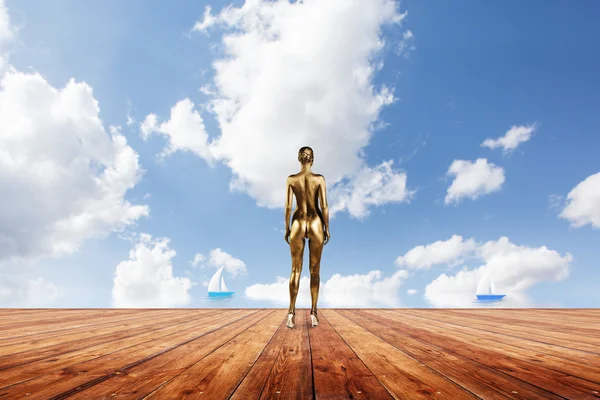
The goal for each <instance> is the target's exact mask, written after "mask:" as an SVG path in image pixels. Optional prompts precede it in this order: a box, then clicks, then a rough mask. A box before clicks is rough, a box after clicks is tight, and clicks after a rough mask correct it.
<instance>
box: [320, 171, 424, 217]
mask: <svg viewBox="0 0 600 400" xmlns="http://www.w3.org/2000/svg"><path fill="white" fill-rule="evenodd" d="M392 166H393V161H391V160H390V161H387V162H383V163H381V164H380V165H378V166H377V167H375V168H369V167H363V168H361V169H360V170H359V171H358V173H357V174H356V175H355V176H354V177H352V179H350V180H349V181H348V182H346V183H340V184H339V185H337V186H335V187H334V188H333V190H331V194H330V198H331V202H332V204H333V206H332V207H331V214H332V215H333V214H335V213H336V212H339V211H341V210H344V209H345V210H347V211H348V212H349V213H350V215H352V216H354V217H356V218H359V219H361V218H364V217H366V216H367V215H368V214H369V206H371V205H375V206H378V205H382V204H385V203H394V202H402V201H408V200H410V198H411V197H412V195H413V194H414V191H412V190H409V189H407V187H406V173H404V172H398V171H394V170H393V168H392Z"/></svg>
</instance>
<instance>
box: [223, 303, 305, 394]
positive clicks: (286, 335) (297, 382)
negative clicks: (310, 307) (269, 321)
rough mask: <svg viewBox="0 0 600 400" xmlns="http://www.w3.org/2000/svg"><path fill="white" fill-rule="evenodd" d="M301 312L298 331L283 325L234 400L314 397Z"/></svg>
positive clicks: (297, 320)
mask: <svg viewBox="0 0 600 400" xmlns="http://www.w3.org/2000/svg"><path fill="white" fill-rule="evenodd" d="M298 311H299V312H298V313H297V315H296V328H294V329H289V328H288V327H287V326H286V321H285V320H284V321H283V322H282V323H281V325H280V326H279V329H277V332H276V333H275V335H274V336H273V337H272V339H271V341H270V342H269V343H268V344H267V346H266V347H265V349H264V351H263V352H262V353H261V355H260V357H259V358H258V359H257V360H256V362H255V363H254V365H253V366H252V368H251V369H250V371H249V372H248V374H247V375H246V376H245V378H244V380H243V381H242V383H240V385H239V386H238V387H237V389H236V390H235V392H234V393H233V395H232V396H231V397H230V399H231V400H236V399H237V400H246V399H258V398H260V399H276V398H281V399H302V400H304V399H307V400H308V399H312V398H313V380H312V369H311V360H310V344H309V338H308V325H307V323H308V321H307V317H306V312H304V311H305V310H302V311H300V310H298Z"/></svg>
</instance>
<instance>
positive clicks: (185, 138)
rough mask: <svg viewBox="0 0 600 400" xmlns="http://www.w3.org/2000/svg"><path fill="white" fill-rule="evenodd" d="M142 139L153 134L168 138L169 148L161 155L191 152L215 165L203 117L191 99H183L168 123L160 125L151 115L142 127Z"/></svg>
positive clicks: (172, 111)
mask: <svg viewBox="0 0 600 400" xmlns="http://www.w3.org/2000/svg"><path fill="white" fill-rule="evenodd" d="M140 130H141V133H142V137H143V138H144V139H148V137H149V136H150V135H151V134H152V133H157V134H160V135H162V136H164V137H166V138H167V147H166V148H165V149H164V150H163V153H162V154H161V156H162V157H166V156H169V155H171V154H173V153H174V152H176V151H191V152H193V153H195V154H196V155H197V156H199V157H201V158H203V159H204V160H206V162H207V163H208V164H209V165H211V166H212V165H213V156H212V154H211V148H210V146H209V143H208V133H206V129H205V127H204V120H203V119H202V116H201V115H200V114H199V113H198V111H197V110H195V109H194V103H192V101H191V100H190V99H183V100H181V101H179V102H178V103H177V104H175V105H174V106H173V107H172V108H171V116H170V118H169V120H168V121H166V122H163V123H161V124H159V123H158V116H157V115H155V114H149V115H147V116H146V118H145V119H144V121H143V122H142V124H141V125H140Z"/></svg>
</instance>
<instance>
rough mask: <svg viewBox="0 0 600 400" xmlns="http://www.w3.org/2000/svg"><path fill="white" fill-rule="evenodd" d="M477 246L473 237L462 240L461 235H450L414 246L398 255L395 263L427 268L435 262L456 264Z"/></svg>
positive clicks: (401, 265)
mask: <svg viewBox="0 0 600 400" xmlns="http://www.w3.org/2000/svg"><path fill="white" fill-rule="evenodd" d="M476 248H477V244H476V243H475V241H474V240H473V239H467V240H463V238H462V236H458V235H452V237H451V238H450V239H448V240H445V241H442V240H438V241H437V242H434V243H431V244H428V245H426V246H416V247H414V248H412V249H410V250H409V251H407V252H406V254H405V255H404V256H399V257H398V258H397V259H396V261H395V264H396V265H397V266H399V267H407V268H413V269H427V268H430V267H431V266H432V265H436V264H456V263H457V262H461V261H462V259H463V257H465V256H467V255H469V254H471V253H472V252H473V251H474V250H475V249H476Z"/></svg>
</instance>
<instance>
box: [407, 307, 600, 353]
mask: <svg viewBox="0 0 600 400" xmlns="http://www.w3.org/2000/svg"><path fill="white" fill-rule="evenodd" d="M409 315H411V316H413V317H414V318H419V319H424V320H426V321H430V320H434V321H437V322H440V323H442V324H450V325H455V326H460V327H463V328H470V329H475V330H478V331H484V332H488V333H493V334H495V335H500V336H506V337H512V338H517V339H522V340H527V341H530V342H536V343H542V344H547V345H550V346H555V347H562V348H564V349H569V350H573V351H580V352H583V353H588V354H594V355H600V352H599V353H594V352H592V351H588V350H582V349H574V348H572V347H568V346H563V345H559V344H556V343H549V342H543V341H540V340H535V339H531V338H528V337H522V336H517V335H510V334H507V333H501V332H495V331H492V330H489V329H483V328H477V327H474V326H468V325H463V324H458V323H454V322H448V321H443V320H439V319H437V318H429V317H427V318H426V317H421V316H418V315H414V314H409ZM511 346H514V347H518V348H524V349H527V348H526V347H521V346H517V345H511ZM527 350H528V349H527ZM540 353H542V352H540ZM544 354H545V353H544ZM547 355H549V356H550V355H552V354H547ZM554 357H559V358H564V359H565V360H569V361H574V362H578V361H576V360H571V359H568V358H565V357H560V356H554Z"/></svg>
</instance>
